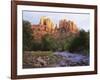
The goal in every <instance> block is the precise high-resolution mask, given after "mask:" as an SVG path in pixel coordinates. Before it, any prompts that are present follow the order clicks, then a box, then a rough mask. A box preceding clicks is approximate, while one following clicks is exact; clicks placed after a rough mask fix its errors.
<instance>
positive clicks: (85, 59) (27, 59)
mask: <svg viewBox="0 0 100 80" xmlns="http://www.w3.org/2000/svg"><path fill="white" fill-rule="evenodd" d="M37 54H38V55H37ZM39 54H42V55H39ZM88 65H89V56H86V55H82V54H75V53H69V52H54V53H48V52H44V53H43V52H42V53H34V52H33V53H29V52H28V53H24V55H23V68H42V67H65V66H88Z"/></svg>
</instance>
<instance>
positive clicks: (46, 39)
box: [42, 34, 56, 51]
mask: <svg viewBox="0 0 100 80" xmlns="http://www.w3.org/2000/svg"><path fill="white" fill-rule="evenodd" d="M42 50H45V51H48V50H51V51H54V50H56V43H55V40H54V38H52V36H50V35H49V34H46V35H44V36H43V37H42Z"/></svg>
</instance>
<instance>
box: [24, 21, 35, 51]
mask: <svg viewBox="0 0 100 80" xmlns="http://www.w3.org/2000/svg"><path fill="white" fill-rule="evenodd" d="M32 41H33V36H32V29H31V24H30V22H28V21H23V50H31V48H32Z"/></svg>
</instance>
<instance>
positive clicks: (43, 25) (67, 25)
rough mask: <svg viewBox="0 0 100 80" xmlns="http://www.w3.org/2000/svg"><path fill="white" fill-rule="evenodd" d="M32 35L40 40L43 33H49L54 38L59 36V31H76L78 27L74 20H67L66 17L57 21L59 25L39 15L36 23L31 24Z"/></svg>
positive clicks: (65, 33)
mask: <svg viewBox="0 0 100 80" xmlns="http://www.w3.org/2000/svg"><path fill="white" fill-rule="evenodd" d="M31 28H32V30H33V36H34V38H35V39H37V40H41V38H42V36H44V35H45V34H47V33H48V34H51V35H52V36H53V37H54V38H57V37H59V36H60V32H61V33H62V32H63V33H64V35H67V34H69V32H71V33H73V34H74V33H78V28H77V25H76V24H75V22H73V21H70V20H69V21H67V20H66V19H63V20H60V21H59V26H57V24H56V26H54V24H53V21H52V20H51V19H49V18H47V17H41V19H40V23H39V24H38V25H32V27H31Z"/></svg>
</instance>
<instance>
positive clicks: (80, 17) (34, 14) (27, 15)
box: [23, 11, 90, 31]
mask: <svg viewBox="0 0 100 80" xmlns="http://www.w3.org/2000/svg"><path fill="white" fill-rule="evenodd" d="M42 16H46V17H48V18H50V19H51V20H52V21H53V22H54V24H57V25H58V24H59V20H61V19H66V20H71V21H74V22H75V24H76V25H77V27H78V28H79V29H84V30H86V31H87V30H89V28H90V14H88V13H67V12H66V13H59V12H39V11H23V20H28V21H29V22H31V24H38V23H39V22H40V18H41V17H42Z"/></svg>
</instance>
